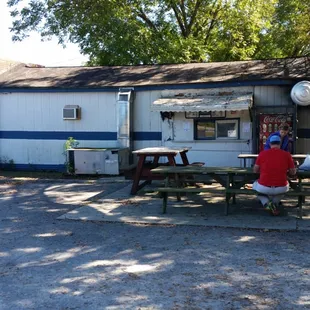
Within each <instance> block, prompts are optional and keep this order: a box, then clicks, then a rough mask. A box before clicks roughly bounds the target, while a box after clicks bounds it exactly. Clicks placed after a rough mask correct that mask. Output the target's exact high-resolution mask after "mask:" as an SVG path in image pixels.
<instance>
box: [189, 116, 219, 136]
mask: <svg viewBox="0 0 310 310" xmlns="http://www.w3.org/2000/svg"><path fill="white" fill-rule="evenodd" d="M215 121H216V120H215V119H211V118H210V119H209V118H207V119H195V120H194V140H198V141H199V140H200V141H204V140H216V125H215ZM201 122H202V123H214V138H208V137H207V138H198V137H197V136H198V130H197V124H198V123H201Z"/></svg>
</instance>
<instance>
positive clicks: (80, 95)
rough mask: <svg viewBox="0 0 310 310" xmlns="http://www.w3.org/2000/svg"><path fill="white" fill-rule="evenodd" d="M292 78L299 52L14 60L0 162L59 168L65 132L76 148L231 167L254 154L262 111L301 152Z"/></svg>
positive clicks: (1, 112)
mask: <svg viewBox="0 0 310 310" xmlns="http://www.w3.org/2000/svg"><path fill="white" fill-rule="evenodd" d="M301 80H310V60H309V58H307V57H301V58H294V59H275V60H264V61H238V62H224V63H195V64H177V65H154V66H122V67H50V68H47V67H42V66H37V65H25V64H22V63H17V64H14V65H11V66H9V67H8V68H6V70H2V71H0V160H1V163H2V166H9V165H12V164H14V168H16V169H30V170H32V169H45V170H59V171H63V170H64V169H65V164H64V163H65V161H66V158H65V156H64V155H63V147H64V143H65V142H66V140H67V139H68V138H69V137H73V138H74V139H76V140H77V141H79V143H80V144H79V147H82V148H116V149H119V148H129V150H130V151H132V150H136V149H139V148H144V147H150V146H176V147H180V146H186V147H191V148H192V149H191V151H190V152H189V153H188V157H189V160H190V161H203V162H205V163H206V165H208V166H239V164H240V162H239V160H238V158H237V156H238V154H240V153H251V152H255V153H256V152H257V149H258V143H259V121H258V115H259V114H260V113H262V112H268V113H280V114H287V115H292V118H293V119H292V121H293V124H294V125H293V131H294V133H295V135H294V138H296V135H298V133H300V134H301V135H300V136H299V140H298V142H297V143H296V148H295V151H297V152H308V151H309V150H310V148H309V147H310V145H309V141H310V130H309V128H308V123H309V118H308V116H307V115H308V107H303V108H298V109H299V110H298V109H297V107H296V106H295V105H294V104H293V102H292V100H291V98H290V90H291V88H292V87H293V86H294V85H295V84H296V83H297V82H299V81H301ZM302 109H304V110H302ZM302 111H304V112H306V113H301V112H302ZM300 114H303V116H302V119H303V122H302V123H300V122H299V123H298V127H297V115H300ZM296 133H297V134H296ZM97 172H98V171H97Z"/></svg>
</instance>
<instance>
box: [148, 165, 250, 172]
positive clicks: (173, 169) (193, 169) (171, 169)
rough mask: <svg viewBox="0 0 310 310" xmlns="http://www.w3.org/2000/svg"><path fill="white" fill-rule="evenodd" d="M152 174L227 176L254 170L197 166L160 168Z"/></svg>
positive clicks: (153, 170)
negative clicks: (213, 174)
mask: <svg viewBox="0 0 310 310" xmlns="http://www.w3.org/2000/svg"><path fill="white" fill-rule="evenodd" d="M151 171H152V173H159V174H167V173H168V174H170V173H184V174H186V173H189V174H190V173H192V174H208V173H216V174H227V173H238V174H239V173H242V174H249V173H253V169H252V168H240V167H204V166H203V167H197V166H177V167H172V166H160V167H157V168H154V169H152V170H151Z"/></svg>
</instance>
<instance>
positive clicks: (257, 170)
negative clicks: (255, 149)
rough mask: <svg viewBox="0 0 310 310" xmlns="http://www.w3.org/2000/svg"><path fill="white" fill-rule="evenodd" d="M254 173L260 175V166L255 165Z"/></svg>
mask: <svg viewBox="0 0 310 310" xmlns="http://www.w3.org/2000/svg"><path fill="white" fill-rule="evenodd" d="M253 171H254V172H255V173H259V166H258V165H256V164H255V165H254V167H253Z"/></svg>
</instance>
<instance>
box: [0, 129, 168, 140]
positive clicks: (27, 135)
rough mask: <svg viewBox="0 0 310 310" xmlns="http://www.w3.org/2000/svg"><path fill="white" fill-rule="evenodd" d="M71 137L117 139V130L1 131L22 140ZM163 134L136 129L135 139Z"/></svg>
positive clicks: (3, 136) (2, 135)
mask: <svg viewBox="0 0 310 310" xmlns="http://www.w3.org/2000/svg"><path fill="white" fill-rule="evenodd" d="M69 137H72V138H74V139H75V140H97V141H114V140H117V133H116V132H109V131H88V132H86V131H70V132H69V131H0V139H22V140H67V139H68V138H69ZM161 137H162V134H161V132H157V131H155V132H154V131H136V132H134V133H133V140H136V141H150V140H156V141H158V140H159V141H161Z"/></svg>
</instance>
